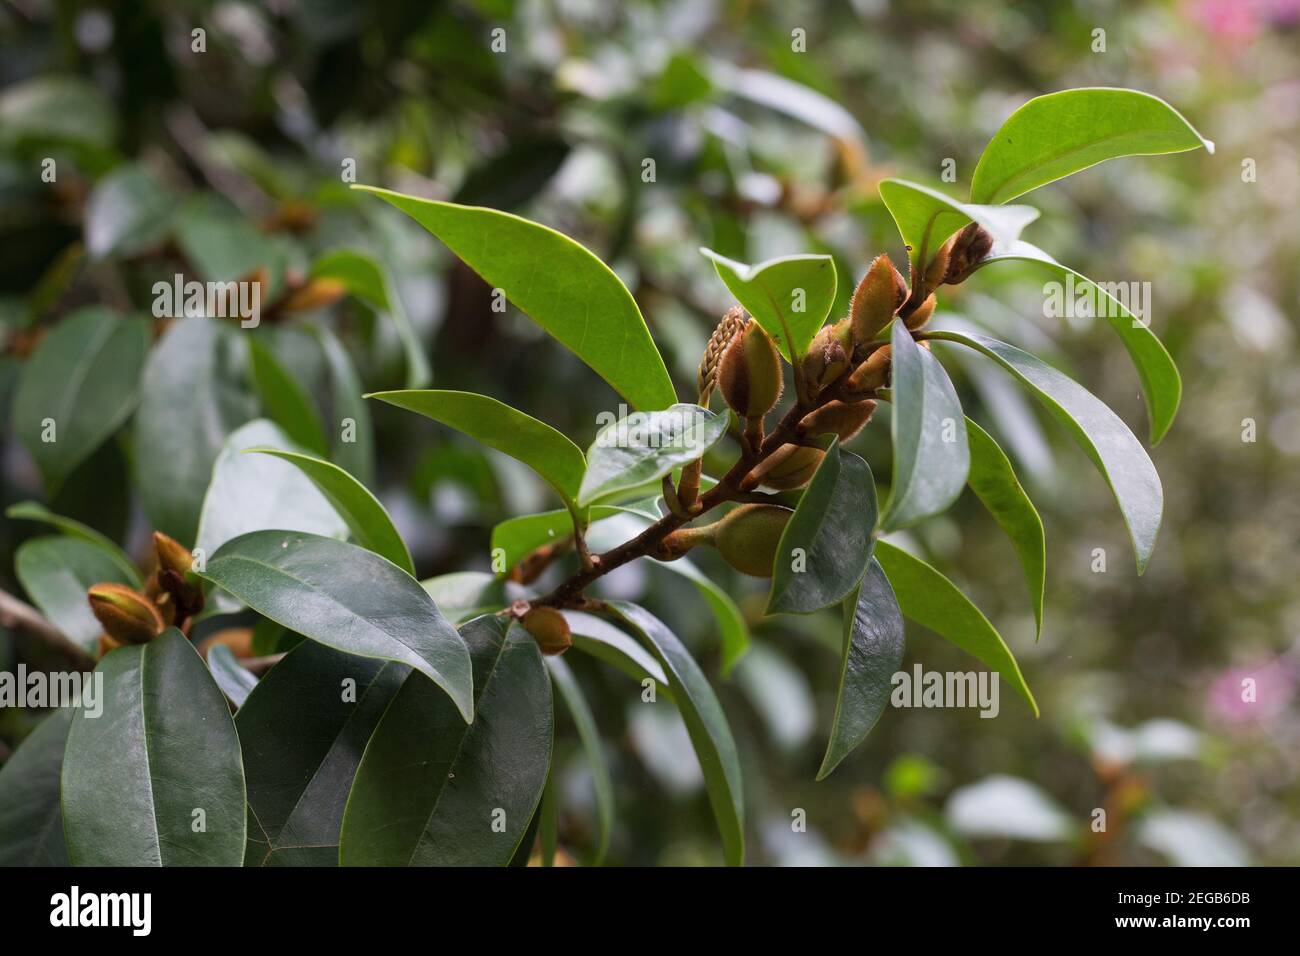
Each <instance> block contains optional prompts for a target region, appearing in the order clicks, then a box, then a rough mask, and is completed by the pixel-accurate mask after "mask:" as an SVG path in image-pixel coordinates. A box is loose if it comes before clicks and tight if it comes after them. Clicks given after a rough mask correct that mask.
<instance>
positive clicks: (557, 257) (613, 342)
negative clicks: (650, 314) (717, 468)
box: [353, 186, 677, 411]
mask: <svg viewBox="0 0 1300 956" xmlns="http://www.w3.org/2000/svg"><path fill="white" fill-rule="evenodd" d="M353 188H355V189H361V190H364V191H366V192H369V193H373V194H374V195H376V196H378V197H379V198H381V199H383V200H385V201H386V202H388V203H391V204H392V205H393V206H396V207H397V208H398V209H400V210H402V212H404V213H406V214H407V215H409V216H410V217H411V218H412V219H414V220H415V221H416V222H418V223H419V224H420V225H421V226H423V227H424V228H425V229H427V230H429V232H431V233H433V234H434V235H435V236H437V237H438V238H439V239H441V240H442V241H443V242H444V243H446V245H447V247H448V248H450V249H451V251H452V252H454V253H455V254H456V255H457V256H458V257H459V258H460V259H461V260H462V261H463V262H464V263H465V264H466V265H467V266H469V267H470V268H471V269H473V270H474V271H475V272H477V273H478V274H479V275H480V276H482V278H483V281H485V282H486V283H487V284H488V285H490V286H492V287H493V288H498V289H502V290H503V291H504V292H505V294H506V297H507V298H508V299H509V300H510V301H511V302H513V303H514V304H515V305H516V306H517V307H518V308H519V309H520V311H522V312H524V313H525V314H526V315H528V316H529V317H530V318H532V320H533V321H534V322H536V323H537V324H538V325H540V326H541V327H542V328H543V329H545V330H546V331H547V332H549V333H550V334H551V335H552V336H554V337H555V338H556V339H558V340H559V341H560V342H561V343H563V344H564V345H565V346H567V347H568V348H569V349H571V350H572V351H573V353H574V354H575V355H577V356H578V358H580V359H582V360H583V361H584V362H586V363H587V364H588V365H589V366H591V367H592V368H593V369H594V370H595V371H596V372H597V373H598V374H599V375H600V377H601V378H603V379H604V380H605V381H606V382H608V383H609V384H610V385H611V386H613V388H614V390H615V391H617V392H618V393H619V394H620V395H622V396H623V397H624V398H626V399H627V400H628V401H629V402H630V403H631V404H632V405H633V406H635V407H637V408H640V409H644V410H648V411H649V410H655V409H660V408H666V407H668V406H669V405H671V404H672V403H673V402H675V401H676V400H677V393H676V391H675V390H674V389H673V383H672V379H671V378H669V376H668V370H667V368H665V367H664V360H663V358H662V357H661V356H660V355H659V350H658V349H656V348H655V344H654V340H653V339H652V338H651V337H650V330H649V329H648V328H646V324H645V319H643V318H642V317H641V310H640V309H638V308H637V304H636V300H635V299H633V298H632V293H630V292H628V290H627V287H626V286H624V285H623V283H622V281H621V280H620V279H619V278H618V276H616V275H615V274H614V273H613V271H612V270H611V269H610V268H609V267H608V266H607V265H605V264H604V263H603V262H601V261H600V260H599V259H597V258H596V257H595V256H594V255H592V254H591V252H589V251H588V250H587V249H585V248H583V247H582V246H581V245H579V244H578V243H576V242H574V241H573V240H572V239H570V238H569V237H568V236H564V235H561V234H560V233H558V232H556V231H555V230H553V229H548V228H547V227H546V226H543V225H540V224H539V223H535V222H530V221H529V220H527V219H522V218H520V217H519V216H515V215H511V214H510V213H506V212H498V211H497V210H495V209H486V208H482V207H479V206H458V205H456V204H454V203H447V202H435V201H433V200H429V199H417V198H416V197H414V196H403V195H401V194H400V193H395V192H391V191H389V190H387V189H376V188H374V187H372V186H355V187H353Z"/></svg>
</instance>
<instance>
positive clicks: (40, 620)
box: [0, 589, 95, 670]
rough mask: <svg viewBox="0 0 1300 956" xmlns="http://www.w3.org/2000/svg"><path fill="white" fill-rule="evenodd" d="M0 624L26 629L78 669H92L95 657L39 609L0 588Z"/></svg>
mask: <svg viewBox="0 0 1300 956" xmlns="http://www.w3.org/2000/svg"><path fill="white" fill-rule="evenodd" d="M0 626H3V627H9V628H15V629H17V630H22V631H26V632H27V633H28V634H31V635H32V636H33V637H38V638H40V639H41V640H42V641H44V642H45V643H46V644H48V645H50V646H51V647H53V648H55V649H56V650H59V651H61V652H62V653H63V655H64V656H65V657H67V658H68V659H69V660H70V661H72V662H73V663H74V664H76V665H77V667H78V668H79V669H80V670H93V669H94V667H95V659H94V658H93V657H91V656H90V655H89V654H87V653H86V652H85V651H84V650H83V649H82V648H81V647H79V646H77V645H76V644H74V643H73V642H72V641H71V640H70V639H69V638H68V637H67V635H65V634H64V633H63V632H62V631H60V630H59V629H58V628H57V627H55V626H54V625H53V624H51V623H50V622H49V621H48V620H47V619H46V618H45V615H43V614H42V613H41V612H40V611H38V610H36V608H34V607H32V606H31V605H30V604H28V603H27V602H26V601H21V600H19V599H18V598H16V597H14V596H13V595H12V594H10V593H9V592H8V591H5V590H3V589H0Z"/></svg>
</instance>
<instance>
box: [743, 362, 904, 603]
mask: <svg viewBox="0 0 1300 956" xmlns="http://www.w3.org/2000/svg"><path fill="white" fill-rule="evenodd" d="M895 374H897V373H895ZM875 528H876V483H875V479H874V478H872V476H871V469H870V468H869V467H867V463H866V462H865V461H863V460H862V459H861V458H859V457H858V456H857V455H855V454H853V453H852V452H850V451H843V450H841V448H840V443H839V439H838V438H836V439H833V440H832V441H831V444H830V447H829V448H827V449H826V457H825V458H823V459H822V463H821V464H820V465H818V466H817V473H816V474H814V475H813V478H812V481H811V482H809V483H808V488H807V490H806V491H804V493H803V496H802V497H801V498H800V499H799V504H798V506H797V507H796V508H795V511H794V514H793V515H791V516H790V520H789V521H788V522H787V523H786V526H785V530H784V531H783V532H782V533H781V543H780V544H779V545H778V546H777V549H776V555H777V557H776V566H775V568H774V569H773V573H772V590H771V593H770V594H769V595H768V598H767V611H766V613H768V614H811V613H812V612H813V611H820V610H821V609H822V608H824V607H830V606H831V605H832V604H836V603H838V602H839V601H841V600H843V599H844V596H845V595H846V594H848V593H849V592H850V591H852V590H853V589H854V588H855V587H857V584H858V582H859V581H861V580H862V575H863V573H864V572H865V571H866V570H867V562H869V561H870V560H871V543H872V537H871V536H872V532H874V531H875ZM796 550H797V551H799V552H800V555H799V558H800V559H801V560H798V561H796V555H795V552H796Z"/></svg>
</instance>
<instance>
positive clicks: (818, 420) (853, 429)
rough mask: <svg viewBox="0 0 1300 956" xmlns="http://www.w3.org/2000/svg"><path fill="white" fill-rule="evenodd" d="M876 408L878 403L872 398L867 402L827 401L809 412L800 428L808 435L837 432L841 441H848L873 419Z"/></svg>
mask: <svg viewBox="0 0 1300 956" xmlns="http://www.w3.org/2000/svg"><path fill="white" fill-rule="evenodd" d="M875 410H876V403H875V402H874V401H872V400H871V399H867V400H866V401H865V402H852V403H850V402H827V403H826V404H825V405H823V406H822V407H821V408H818V409H816V410H815V411H811V412H809V413H808V414H807V415H805V416H804V417H803V420H802V421H800V422H799V428H800V429H801V430H802V431H803V433H804V434H806V435H828V434H835V435H838V436H839V437H840V441H842V442H846V441H848V440H849V439H850V438H852V437H853V436H854V435H856V434H857V433H858V432H860V431H862V428H863V426H864V425H866V424H867V422H869V421H871V416H872V414H873V413H874V412H875Z"/></svg>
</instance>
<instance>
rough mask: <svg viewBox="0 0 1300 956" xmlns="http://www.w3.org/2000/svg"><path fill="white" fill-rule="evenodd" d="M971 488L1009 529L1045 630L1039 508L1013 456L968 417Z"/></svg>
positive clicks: (1044, 558)
mask: <svg viewBox="0 0 1300 956" xmlns="http://www.w3.org/2000/svg"><path fill="white" fill-rule="evenodd" d="M966 433H967V435H968V437H969V438H970V478H969V479H968V480H969V482H970V487H971V490H972V491H974V492H975V494H976V495H978V496H979V499H980V501H982V502H984V507H985V508H987V509H988V512H989V514H991V515H992V516H993V520H994V521H996V522H997V523H998V526H999V527H1000V528H1002V530H1003V531H1005V532H1006V534H1007V537H1008V538H1010V539H1011V544H1012V546H1013V547H1014V548H1015V549H1016V556H1017V557H1018V558H1020V567H1021V568H1022V569H1023V570H1024V573H1025V584H1026V585H1028V587H1029V598H1030V601H1031V602H1032V603H1033V606H1034V624H1035V625H1036V627H1035V630H1036V633H1037V634H1039V635H1040V636H1041V635H1042V633H1043V591H1044V589H1045V588H1046V586H1047V542H1046V539H1045V537H1044V535H1043V521H1042V519H1041V518H1039V517H1038V510H1037V509H1036V508H1035V507H1034V503H1033V502H1032V501H1030V500H1029V496H1028V495H1027V494H1025V489H1024V488H1022V487H1021V486H1020V482H1019V480H1018V479H1017V478H1016V472H1015V470H1014V469H1013V468H1012V467H1011V460H1010V459H1009V458H1007V456H1006V453H1005V452H1004V451H1003V450H1002V449H1001V448H1000V447H998V443H997V442H995V441H994V440H993V438H992V437H991V436H990V435H989V433H988V432H986V431H985V430H984V429H982V428H980V427H979V425H976V424H975V423H974V422H973V421H971V420H970V419H969V418H968V419H966Z"/></svg>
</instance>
